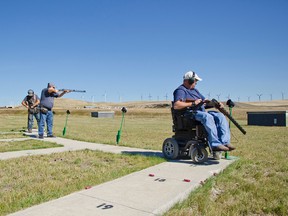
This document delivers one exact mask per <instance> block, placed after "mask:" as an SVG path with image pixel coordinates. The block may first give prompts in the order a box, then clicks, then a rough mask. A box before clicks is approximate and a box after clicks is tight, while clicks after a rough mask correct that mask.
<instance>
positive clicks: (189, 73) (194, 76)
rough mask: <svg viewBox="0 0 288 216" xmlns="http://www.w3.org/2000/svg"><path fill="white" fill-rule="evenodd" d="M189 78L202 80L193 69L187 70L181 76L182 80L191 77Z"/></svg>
mask: <svg viewBox="0 0 288 216" xmlns="http://www.w3.org/2000/svg"><path fill="white" fill-rule="evenodd" d="M191 78H194V79H196V80H198V81H201V80H202V79H201V78H200V77H199V76H198V75H197V74H196V73H195V72H194V71H188V72H186V73H185V74H184V76H183V79H184V80H188V79H191Z"/></svg>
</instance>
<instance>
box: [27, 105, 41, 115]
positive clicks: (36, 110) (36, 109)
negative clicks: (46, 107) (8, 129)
mask: <svg viewBox="0 0 288 216" xmlns="http://www.w3.org/2000/svg"><path fill="white" fill-rule="evenodd" d="M28 112H29V114H36V113H38V112H39V110H38V108H37V107H34V108H29V110H28Z"/></svg>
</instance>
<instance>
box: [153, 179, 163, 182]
mask: <svg viewBox="0 0 288 216" xmlns="http://www.w3.org/2000/svg"><path fill="white" fill-rule="evenodd" d="M154 181H158V182H164V181H166V179H161V178H157V179H155V180H154Z"/></svg>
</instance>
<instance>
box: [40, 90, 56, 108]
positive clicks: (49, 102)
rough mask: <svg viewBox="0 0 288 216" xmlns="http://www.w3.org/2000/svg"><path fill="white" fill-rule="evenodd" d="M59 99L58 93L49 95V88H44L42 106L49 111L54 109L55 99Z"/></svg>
mask: <svg viewBox="0 0 288 216" xmlns="http://www.w3.org/2000/svg"><path fill="white" fill-rule="evenodd" d="M55 97H56V98H57V97H59V94H58V93H49V92H48V88H44V89H43V90H42V92H41V100H40V106H44V107H46V108H47V109H52V108H53V106H54V98H55Z"/></svg>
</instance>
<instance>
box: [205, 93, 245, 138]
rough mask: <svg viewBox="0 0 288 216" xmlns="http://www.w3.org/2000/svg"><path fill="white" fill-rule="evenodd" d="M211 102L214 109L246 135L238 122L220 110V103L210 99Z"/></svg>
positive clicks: (223, 110)
mask: <svg viewBox="0 0 288 216" xmlns="http://www.w3.org/2000/svg"><path fill="white" fill-rule="evenodd" d="M211 102H212V103H213V104H214V106H215V108H216V109H218V110H219V111H220V112H221V113H223V114H224V115H225V116H227V118H228V119H229V120H230V121H231V122H233V124H234V125H235V126H236V127H237V128H238V129H239V130H240V131H241V132H242V133H243V134H246V131H245V130H244V129H243V128H242V127H241V126H240V125H239V124H238V122H237V121H236V120H235V119H234V118H233V117H232V116H231V115H230V114H229V113H228V112H227V111H226V110H225V109H224V108H220V103H219V102H218V101H217V100H216V99H214V98H213V99H212V100H211Z"/></svg>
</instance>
